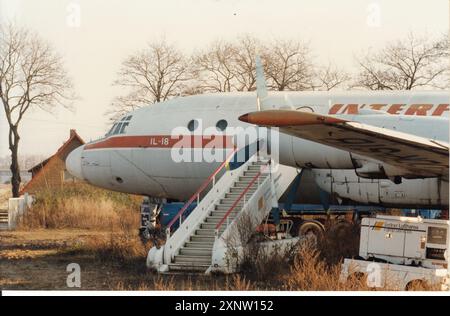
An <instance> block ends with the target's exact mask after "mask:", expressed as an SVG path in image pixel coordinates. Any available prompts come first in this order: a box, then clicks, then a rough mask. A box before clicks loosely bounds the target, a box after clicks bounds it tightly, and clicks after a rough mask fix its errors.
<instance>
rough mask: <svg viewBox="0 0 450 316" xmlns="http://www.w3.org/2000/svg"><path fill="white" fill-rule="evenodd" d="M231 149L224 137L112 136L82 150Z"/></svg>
mask: <svg viewBox="0 0 450 316" xmlns="http://www.w3.org/2000/svg"><path fill="white" fill-rule="evenodd" d="M174 147H175V148H233V142H232V137H231V136H225V135H211V136H205V135H183V136H171V135H153V136H113V137H110V138H107V139H104V140H100V141H98V142H95V143H91V144H87V145H86V146H85V147H84V149H85V150H89V149H112V148H174Z"/></svg>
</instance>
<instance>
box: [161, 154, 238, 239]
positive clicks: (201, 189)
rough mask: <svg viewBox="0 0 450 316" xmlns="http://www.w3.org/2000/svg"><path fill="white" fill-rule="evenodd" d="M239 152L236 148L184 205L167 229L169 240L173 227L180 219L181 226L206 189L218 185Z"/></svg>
mask: <svg viewBox="0 0 450 316" xmlns="http://www.w3.org/2000/svg"><path fill="white" fill-rule="evenodd" d="M236 152H237V147H236V146H234V147H233V150H232V151H231V153H230V154H229V155H228V156H227V158H226V159H225V160H224V161H223V162H222V163H221V164H220V166H219V167H217V169H216V170H214V172H213V173H211V175H210V176H209V177H208V178H207V179H206V180H205V181H204V182H203V184H202V185H201V186H200V187H199V188H198V190H197V191H196V192H195V193H194V194H193V195H192V196H191V197H190V198H189V200H188V201H187V202H186V203H185V204H184V206H183V207H182V208H181V209H180V211H179V212H178V213H177V215H175V216H174V218H172V220H171V221H170V222H169V224H168V225H167V227H166V236H167V238H169V237H170V228H171V227H172V225H173V224H174V223H175V222H176V221H177V220H178V219H179V220H180V226H181V223H182V222H181V221H182V215H183V213H184V212H185V211H186V210H187V209H188V207H189V206H190V205H191V204H192V203H193V202H194V201H195V200H197V205H198V204H199V202H200V193H202V192H203V191H204V190H205V189H206V187H207V186H208V185H209V184H210V183H211V181H212V182H213V187H214V186H215V184H216V175H217V174H218V173H219V172H220V171H221V170H222V169H223V168H224V167H225V166H226V165H227V163H228V161H229V160H230V159H231V158H232V157H233V155H234V154H235V153H236Z"/></svg>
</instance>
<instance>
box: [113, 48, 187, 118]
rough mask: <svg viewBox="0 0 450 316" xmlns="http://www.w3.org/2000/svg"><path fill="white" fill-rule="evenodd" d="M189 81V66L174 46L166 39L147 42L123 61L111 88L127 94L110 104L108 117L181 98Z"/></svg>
mask: <svg viewBox="0 0 450 316" xmlns="http://www.w3.org/2000/svg"><path fill="white" fill-rule="evenodd" d="M189 79H190V71H189V63H188V61H187V60H186V58H185V56H184V55H183V54H182V53H181V52H180V51H179V50H178V49H177V48H176V47H175V46H173V45H170V44H168V43H167V42H166V41H165V40H162V41H159V42H155V43H149V44H148V46H147V47H146V48H145V49H143V50H142V51H140V52H137V53H135V54H133V55H131V56H129V57H128V58H127V59H125V60H124V61H123V63H122V67H121V69H120V70H119V72H118V79H117V80H116V81H114V85H117V86H121V87H125V88H128V89H129V92H128V94H126V95H123V96H119V97H117V98H116V99H115V100H114V101H113V103H112V110H111V111H110V112H109V114H113V115H116V116H117V115H121V114H123V113H126V112H128V111H131V110H134V109H136V108H139V107H141V106H143V105H148V104H152V103H155V102H161V101H165V100H167V99H169V98H171V97H173V96H177V95H181V94H182V93H183V89H184V88H185V83H186V82H187V81H188V80H189Z"/></svg>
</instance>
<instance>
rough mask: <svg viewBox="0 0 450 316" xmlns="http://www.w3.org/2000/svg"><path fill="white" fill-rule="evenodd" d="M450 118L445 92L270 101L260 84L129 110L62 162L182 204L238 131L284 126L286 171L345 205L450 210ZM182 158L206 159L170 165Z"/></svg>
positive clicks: (114, 186)
mask: <svg viewBox="0 0 450 316" xmlns="http://www.w3.org/2000/svg"><path fill="white" fill-rule="evenodd" d="M256 104H258V106H256ZM257 109H259V110H260V111H256V110H257ZM448 112H449V93H448V92H411V91H408V92H404V91H403V92H402V91H378V92H339V93H336V92H270V93H267V92H266V91H265V89H264V87H261V81H259V82H258V92H257V93H253V92H247V93H246V92H239V93H216V94H205V95H196V96H188V97H180V98H176V99H172V100H169V101H165V102H161V103H157V104H154V105H151V106H147V107H143V108H140V109H138V110H135V111H132V112H130V113H128V114H127V115H125V116H124V117H122V118H121V119H120V120H118V121H117V122H115V123H114V125H113V127H112V128H111V130H110V131H109V132H108V133H107V134H106V135H105V136H104V137H103V138H102V139H99V140H96V141H93V142H90V143H87V144H85V145H83V146H81V147H79V148H77V149H76V150H74V151H73V152H72V153H71V154H70V155H69V157H68V158H67V161H66V164H67V169H68V170H69V172H70V173H72V174H73V175H74V176H76V177H78V178H80V179H83V180H86V181H87V182H89V183H91V184H93V185H96V186H99V187H103V188H106V189H111V190H115V191H120V192H126V193H134V194H141V195H145V196H150V197H154V198H166V199H173V200H179V201H185V200H187V199H188V198H189V197H190V196H191V195H192V194H193V193H194V192H195V191H196V190H197V188H198V187H199V186H200V185H201V184H202V183H203V181H204V180H205V179H206V178H207V177H208V176H209V175H210V174H211V172H213V170H215V169H216V168H217V167H218V166H219V165H220V163H221V161H211V159H209V158H210V156H211V153H212V152H213V155H215V156H216V157H217V156H220V157H223V159H224V158H225V157H227V155H228V154H229V153H231V152H232V150H233V148H234V145H236V144H235V139H236V138H235V137H236V135H237V133H238V132H236V129H235V128H236V127H241V128H245V127H248V126H250V125H249V124H252V125H253V124H257V125H261V126H267V127H279V134H277V135H279V162H280V163H281V164H283V165H287V166H293V167H296V168H308V169H311V170H313V173H314V175H315V178H316V182H317V184H318V185H319V186H320V187H321V188H322V189H324V190H325V191H327V192H330V193H334V194H337V195H338V197H339V198H341V199H350V200H353V201H356V202H361V203H375V204H379V205H380V204H381V205H385V206H398V207H403V206H410V207H426V208H430V207H433V208H435V207H436V208H444V209H447V208H448V200H449V198H448V161H449V160H448V138H449V136H448V135H449V126H448ZM275 132H276V131H275ZM182 150H192V152H193V155H194V156H196V157H197V158H198V157H200V158H201V159H193V160H195V161H187V160H189V159H187V160H186V159H185V160H182V161H179V159H174V153H175V154H177V153H178V152H180V151H182Z"/></svg>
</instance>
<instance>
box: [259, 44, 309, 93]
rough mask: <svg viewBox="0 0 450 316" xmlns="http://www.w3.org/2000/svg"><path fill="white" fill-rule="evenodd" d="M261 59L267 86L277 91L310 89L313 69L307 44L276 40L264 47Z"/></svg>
mask: <svg viewBox="0 0 450 316" xmlns="http://www.w3.org/2000/svg"><path fill="white" fill-rule="evenodd" d="M262 59H263V62H264V66H265V71H266V76H267V80H268V86H269V88H271V89H273V90H278V91H284V90H292V91H300V90H308V89H311V86H312V79H313V76H314V71H313V65H312V62H311V58H310V53H309V47H308V45H306V44H304V43H302V42H300V41H293V40H276V41H274V42H273V44H271V45H270V46H266V47H265V48H264V52H263V54H262Z"/></svg>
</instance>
